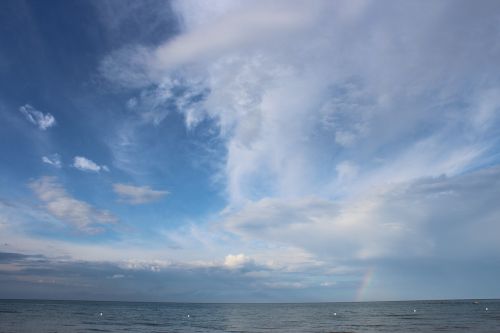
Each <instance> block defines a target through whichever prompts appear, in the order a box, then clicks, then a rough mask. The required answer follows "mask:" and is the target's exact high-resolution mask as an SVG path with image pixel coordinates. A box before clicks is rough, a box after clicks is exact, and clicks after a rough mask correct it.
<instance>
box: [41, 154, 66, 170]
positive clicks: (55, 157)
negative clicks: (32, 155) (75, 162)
mask: <svg viewBox="0 0 500 333" xmlns="http://www.w3.org/2000/svg"><path fill="white" fill-rule="evenodd" d="M42 162H43V163H47V164H50V165H52V166H53V167H56V168H61V167H62V162H61V156H59V154H57V153H56V154H52V155H48V156H42Z"/></svg>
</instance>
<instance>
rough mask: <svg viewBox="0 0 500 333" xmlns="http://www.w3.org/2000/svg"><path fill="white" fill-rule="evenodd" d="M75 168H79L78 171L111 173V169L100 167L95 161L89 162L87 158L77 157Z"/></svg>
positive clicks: (74, 162)
mask: <svg viewBox="0 0 500 333" xmlns="http://www.w3.org/2000/svg"><path fill="white" fill-rule="evenodd" d="M73 167H75V168H77V169H78V170H82V171H89V172H100V171H107V172H109V168H108V167H107V166H106V165H98V164H97V163H95V162H94V161H92V160H89V159H88V158H85V157H83V156H75V158H74V159H73Z"/></svg>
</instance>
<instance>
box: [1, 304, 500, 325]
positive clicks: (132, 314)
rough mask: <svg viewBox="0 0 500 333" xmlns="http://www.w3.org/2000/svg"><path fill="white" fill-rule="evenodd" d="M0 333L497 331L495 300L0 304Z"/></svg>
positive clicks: (498, 317)
mask: <svg viewBox="0 0 500 333" xmlns="http://www.w3.org/2000/svg"><path fill="white" fill-rule="evenodd" d="M0 332H2V333H4V332H5V333H7V332H273V333H281V332H287V333H290V332H328V333H334V332H338V333H340V332H500V300H480V301H474V300H446V301H408V302H406V301H405V302H352V303H292V304H285V303H279V304H254V303H251V304H227V303H225V304H219V303H216V304H208V303H203V304H195V303H142V302H141V303H138V302H90V301H38V300H0Z"/></svg>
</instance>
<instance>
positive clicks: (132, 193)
mask: <svg viewBox="0 0 500 333" xmlns="http://www.w3.org/2000/svg"><path fill="white" fill-rule="evenodd" d="M113 191H114V192H115V193H116V194H118V196H119V198H120V201H122V202H125V203H128V204H132V205H140V204H145V203H150V202H154V201H157V200H160V199H161V198H163V197H165V196H166V195H168V194H169V192H168V191H164V190H153V189H152V188H151V187H149V186H133V185H127V184H120V183H117V184H113Z"/></svg>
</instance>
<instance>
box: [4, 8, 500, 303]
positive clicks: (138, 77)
mask: <svg viewBox="0 0 500 333" xmlns="http://www.w3.org/2000/svg"><path fill="white" fill-rule="evenodd" d="M499 9H500V8H499V5H498V3H497V2H496V1H486V0H484V1H478V2H470V1H458V2H457V1H444V0H439V1H433V2H419V1H412V2H400V1H389V0H385V1H361V0H359V1H335V2H332V1H314V2H310V1H262V2H261V1H214V2H204V1H156V0H148V1H141V2H137V1H125V0H116V1H115V0H106V1H80V0H74V1H56V0H51V1H48V2H40V1H2V2H1V3H0V21H1V22H2V24H1V25H0V45H1V48H0V78H1V79H0V122H1V124H2V126H1V129H0V246H1V247H0V282H1V283H0V297H3V298H58V299H100V300H105V299H107V300H111V299H113V300H155V301H207V302H209V301H224V302H226V301H252V302H255V301H258V302H260V301H263V302H272V301H351V300H388V299H435V298H488V297H500V289H499V285H498V282H497V280H498V276H500V260H499V259H500V258H499V253H500V239H499V235H500V222H499V221H500V205H498V202H499V200H500V165H499V163H500V154H499V153H500V142H499V139H500V126H499V125H500V80H499V79H498V75H497V73H498V72H499V70H500V61H499V59H500V46H499V44H498V38H499V37H500V28H499V26H500V25H499V24H498V23H499V18H498V15H497V13H498V10H499Z"/></svg>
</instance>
